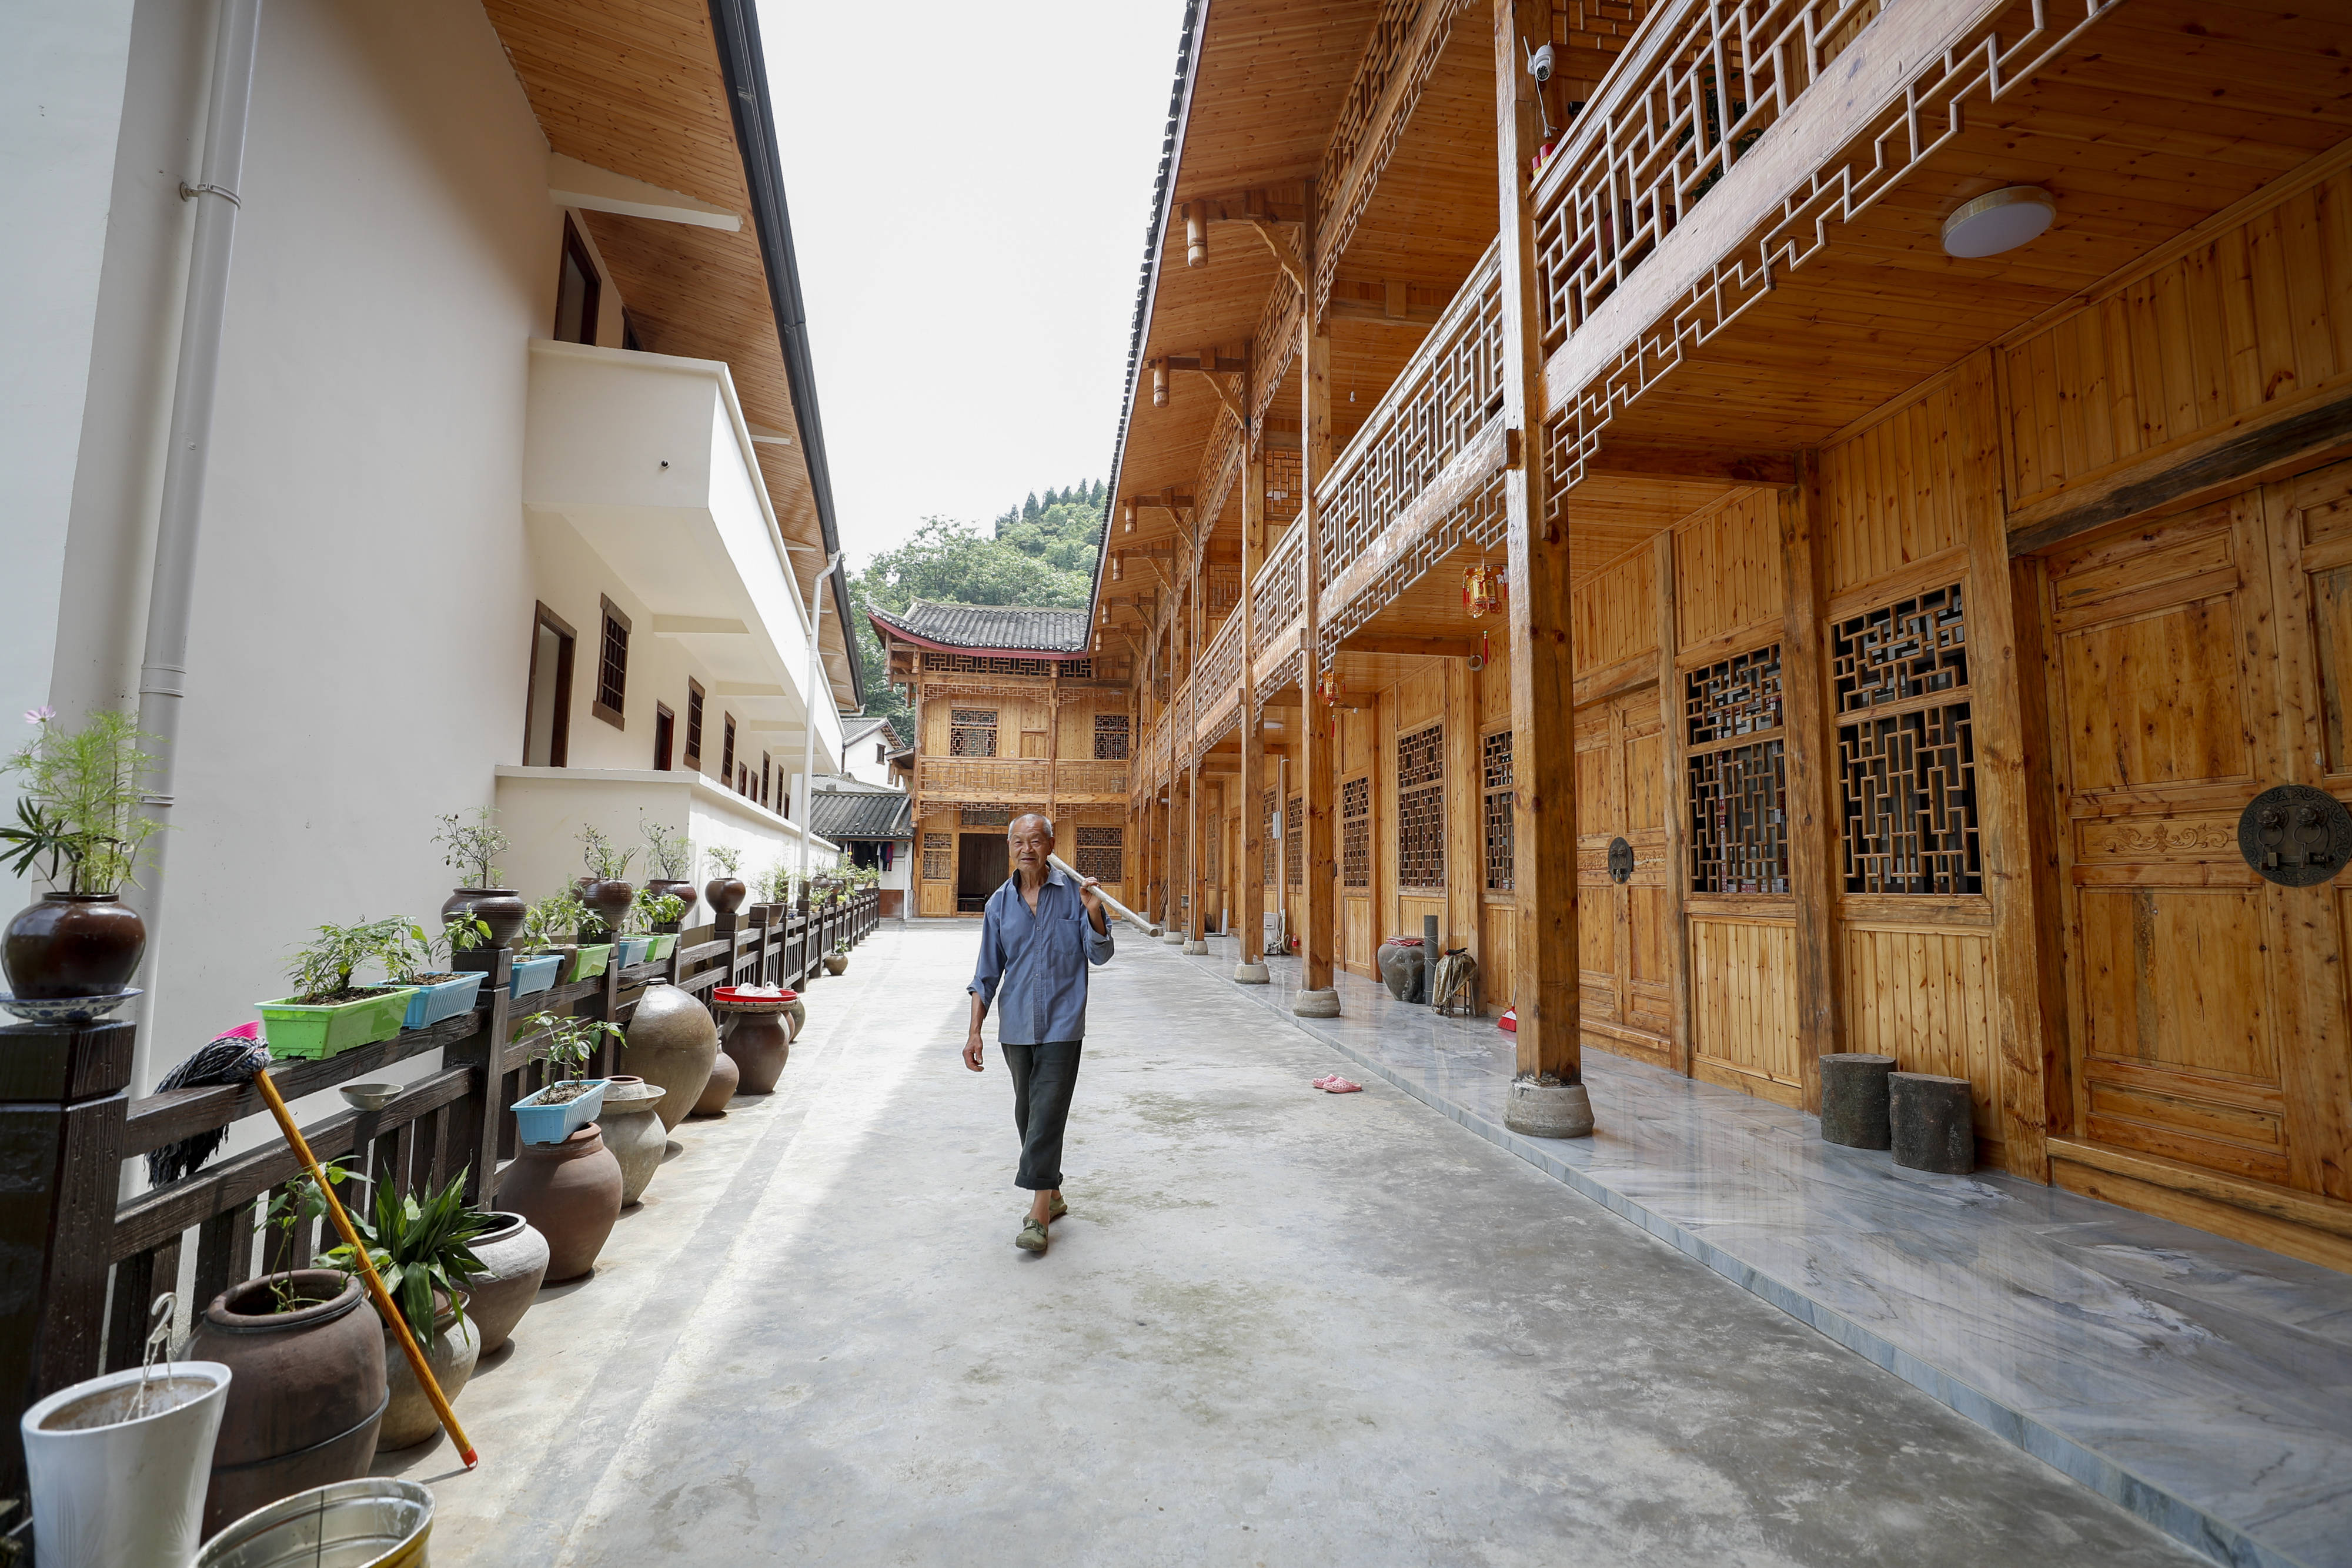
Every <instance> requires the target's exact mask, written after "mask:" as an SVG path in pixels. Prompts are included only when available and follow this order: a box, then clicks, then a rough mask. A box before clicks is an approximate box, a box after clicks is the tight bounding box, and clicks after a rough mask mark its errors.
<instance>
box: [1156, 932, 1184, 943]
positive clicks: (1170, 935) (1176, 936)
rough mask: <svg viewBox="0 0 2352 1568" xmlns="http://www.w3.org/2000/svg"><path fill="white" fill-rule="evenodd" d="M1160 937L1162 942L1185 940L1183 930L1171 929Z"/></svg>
mask: <svg viewBox="0 0 2352 1568" xmlns="http://www.w3.org/2000/svg"><path fill="white" fill-rule="evenodd" d="M1160 940H1161V941H1162V942H1181V941H1182V940H1184V934H1183V933H1182V932H1181V931H1170V932H1167V933H1165V934H1164V935H1162V936H1160Z"/></svg>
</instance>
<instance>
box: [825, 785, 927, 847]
mask: <svg viewBox="0 0 2352 1568" xmlns="http://www.w3.org/2000/svg"><path fill="white" fill-rule="evenodd" d="M912 808H913V801H912V800H910V799H909V798H908V795H907V793H906V791H904V790H902V789H885V790H877V791H874V792H871V793H869V792H867V791H865V790H859V791H857V792H856V793H852V792H850V791H848V790H845V789H842V790H835V789H819V790H817V791H816V792H815V793H814V794H813V795H811V796H810V797H809V826H810V827H812V828H814V829H815V830H816V833H817V836H818V837H819V838H825V839H831V840H833V841H834V842H835V843H839V842H840V841H842V840H843V839H906V838H912V837H913V836H914V832H915V819H914V813H913V810H912Z"/></svg>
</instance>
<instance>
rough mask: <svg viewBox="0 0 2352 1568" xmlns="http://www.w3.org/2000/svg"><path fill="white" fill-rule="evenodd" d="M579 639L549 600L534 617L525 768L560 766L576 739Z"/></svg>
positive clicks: (524, 730) (524, 728)
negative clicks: (574, 709) (574, 699)
mask: <svg viewBox="0 0 2352 1568" xmlns="http://www.w3.org/2000/svg"><path fill="white" fill-rule="evenodd" d="M578 642H579V638H578V636H577V635H576V634H575V633H574V632H572V627H571V624H570V623H569V622H566V621H565V620H564V619H563V617H562V616H561V615H558V614H557V613H556V612H554V611H552V610H550V609H549V608H548V607H547V606H546V605H544V604H542V605H541V606H539V609H538V614H537V615H536V617H535V618H534V619H533V620H532V622H531V635H530V687H529V688H528V695H527V696H526V699H525V701H524V704H523V720H522V760H523V766H524V767H526V768H562V767H563V766H565V761H564V758H566V756H567V755H569V753H570V750H571V744H572V650H573V649H574V647H575V646H576V645H577V643H578Z"/></svg>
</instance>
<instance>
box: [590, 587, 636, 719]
mask: <svg viewBox="0 0 2352 1568" xmlns="http://www.w3.org/2000/svg"><path fill="white" fill-rule="evenodd" d="M628 692H629V629H628V628H627V627H626V626H624V625H622V624H621V622H620V621H619V619H618V618H617V617H615V616H614V614H613V613H612V612H610V611H607V612H605V614H604V645H603V647H602V648H601V649H600V650H599V652H598V653H597V657H596V700H597V701H598V702H599V703H602V704H603V705H604V706H606V707H608V708H610V709H612V710H613V711H614V713H616V714H617V713H619V712H621V711H622V710H623V708H624V706H625V704H626V702H627V698H628Z"/></svg>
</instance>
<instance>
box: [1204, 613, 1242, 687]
mask: <svg viewBox="0 0 2352 1568" xmlns="http://www.w3.org/2000/svg"><path fill="white" fill-rule="evenodd" d="M1242 619H1243V618H1242V617H1241V616H1239V615H1228V616H1226V617H1225V623H1224V624H1223V625H1222V626H1220V627H1218V628H1217V634H1216V635H1215V636H1214V637H1213V638H1211V639H1210V641H1209V648H1208V652H1206V653H1202V655H1201V664H1200V668H1199V669H1197V670H1196V671H1194V672H1193V675H1192V680H1193V686H1192V690H1193V691H1194V692H1195V693H1196V694H1198V700H1199V702H1200V704H1201V706H1202V707H1203V708H1207V707H1210V706H1214V705H1215V703H1216V702H1217V700H1218V699H1219V698H1220V697H1222V696H1223V695H1224V694H1225V693H1227V692H1230V691H1232V690H1233V689H1234V684H1235V683H1236V682H1238V681H1239V680H1240V679H1241V678H1242Z"/></svg>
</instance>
